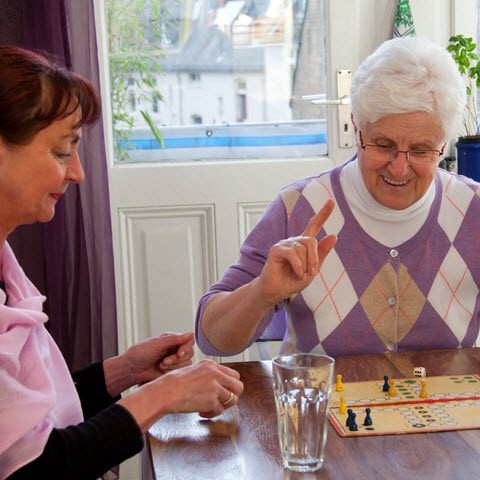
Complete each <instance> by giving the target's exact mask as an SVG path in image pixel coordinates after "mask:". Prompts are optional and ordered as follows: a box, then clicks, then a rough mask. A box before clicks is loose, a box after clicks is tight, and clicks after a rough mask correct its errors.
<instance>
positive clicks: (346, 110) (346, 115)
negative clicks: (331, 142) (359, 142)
mask: <svg viewBox="0 0 480 480" xmlns="http://www.w3.org/2000/svg"><path fill="white" fill-rule="evenodd" d="M351 80H352V74H351V71H350V70H337V95H338V98H334V99H327V96H326V95H325V94H324V93H320V94H317V95H302V100H308V101H310V102H311V103H314V104H316V105H338V144H339V147H340V148H351V147H353V144H354V141H353V140H354V137H353V126H352V122H351V119H350V116H351V109H350V84H351Z"/></svg>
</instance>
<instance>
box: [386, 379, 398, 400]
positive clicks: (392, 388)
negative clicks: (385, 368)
mask: <svg viewBox="0 0 480 480" xmlns="http://www.w3.org/2000/svg"><path fill="white" fill-rule="evenodd" d="M388 384H389V385H390V388H389V389H388V394H389V395H390V396H391V397H396V396H397V391H396V390H395V382H394V380H392V379H390V380H389V381H388Z"/></svg>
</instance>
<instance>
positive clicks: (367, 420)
mask: <svg viewBox="0 0 480 480" xmlns="http://www.w3.org/2000/svg"><path fill="white" fill-rule="evenodd" d="M365 413H366V414H367V415H366V416H365V420H364V421H363V424H364V425H365V426H366V427H369V426H370V425H372V423H373V422H372V417H371V416H370V409H369V408H366V409H365Z"/></svg>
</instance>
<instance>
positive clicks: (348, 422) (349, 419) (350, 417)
mask: <svg viewBox="0 0 480 480" xmlns="http://www.w3.org/2000/svg"><path fill="white" fill-rule="evenodd" d="M352 412H353V410H352V409H351V408H349V409H348V410H347V413H348V417H347V421H346V422H345V425H346V426H347V427H349V426H350V422H351V420H352Z"/></svg>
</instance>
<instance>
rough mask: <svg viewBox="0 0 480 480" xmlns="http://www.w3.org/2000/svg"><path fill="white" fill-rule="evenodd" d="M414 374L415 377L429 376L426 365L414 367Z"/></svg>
mask: <svg viewBox="0 0 480 480" xmlns="http://www.w3.org/2000/svg"><path fill="white" fill-rule="evenodd" d="M413 376H414V377H426V376H427V371H426V370H425V367H415V368H414V369H413Z"/></svg>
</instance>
